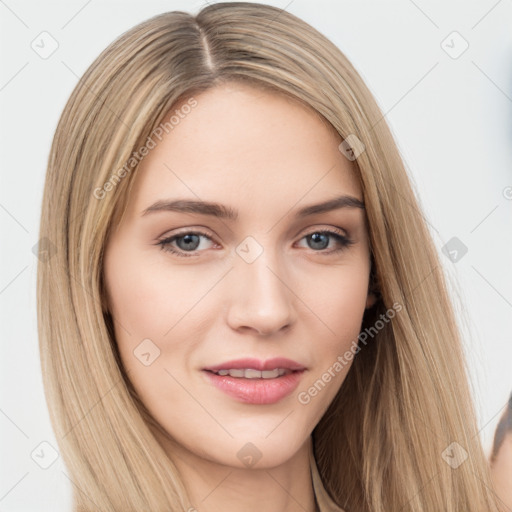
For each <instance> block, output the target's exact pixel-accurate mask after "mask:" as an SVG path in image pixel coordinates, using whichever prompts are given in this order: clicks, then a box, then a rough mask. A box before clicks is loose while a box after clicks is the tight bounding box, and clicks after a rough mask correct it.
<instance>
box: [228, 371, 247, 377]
mask: <svg viewBox="0 0 512 512" xmlns="http://www.w3.org/2000/svg"><path fill="white" fill-rule="evenodd" d="M229 375H231V377H243V376H244V370H229Z"/></svg>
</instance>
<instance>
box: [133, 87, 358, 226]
mask: <svg viewBox="0 0 512 512" xmlns="http://www.w3.org/2000/svg"><path fill="white" fill-rule="evenodd" d="M194 100H195V101H196V102H197V103H196V104H195V106H194V107H193V108H191V109H188V108H187V109H183V110H180V107H179V105H177V106H175V107H173V109H171V111H170V112H169V113H168V114H167V115H166V116H165V117H164V122H165V121H168V120H169V119H170V117H171V116H174V117H173V121H174V122H173V125H172V129H170V130H169V131H168V133H165V132H164V133H163V136H162V140H161V141H158V140H157V141H156V142H157V144H156V146H155V147H154V148H153V149H152V150H151V151H150V152H149V153H148V154H147V155H146V156H145V157H144V159H143V160H142V161H141V163H140V165H139V168H138V169H137V176H136V177H135V183H134V186H133V187H132V191H131V197H130V200H129V205H128V211H129V212H130V213H131V215H136V216H138V215H141V214H142V212H143V210H144V209H145V208H147V207H148V206H149V204H151V203H152V202H154V201H155V200H159V199H167V198H187V199H202V200H211V201H217V202H220V203H225V204H227V205H232V206H233V207H235V208H236V209H237V210H239V211H243V210H244V209H247V210H249V209H250V210H251V211H252V212H254V213H258V212H260V213H261V214H263V213H264V212H268V213H271V212H276V211H277V210H276V207H277V206H279V205H281V206H282V207H291V206H292V205H294V204H297V203H298V202H300V201H301V200H302V198H304V202H305V203H311V202H314V201H315V200H317V199H319V200H325V199H326V198H329V197H332V196H334V195H339V194H341V193H343V194H350V195H353V196H355V197H358V198H360V199H361V200H362V196H361V189H360V185H359V181H358V178H357V175H356V173H355V170H354V167H353V164H352V162H350V161H349V160H348V159H346V158H345V156H344V155H343V154H342V153H341V152H340V151H339V149H338V146H339V144H340V142H341V137H340V136H339V135H338V134H337V133H336V131H335V130H334V128H332V126H331V125H329V124H328V123H327V122H326V121H325V120H323V119H322V118H321V117H320V116H319V115H318V114H317V113H316V112H315V111H313V110H312V109H309V108H306V107H305V106H303V105H301V104H299V103H298V102H296V101H293V100H292V99H290V98H288V97H286V96H284V95H281V94H277V93H273V92H271V91H268V90H264V89H260V88H255V87H253V86H249V85H245V84H238V83H232V82H231V83H227V84H223V85H221V86H217V87H215V88H212V89H209V90H208V91H206V92H203V93H201V94H199V95H197V96H194ZM185 102H186V100H185ZM181 104H184V102H181Z"/></svg>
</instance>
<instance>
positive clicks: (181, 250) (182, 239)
mask: <svg viewBox="0 0 512 512" xmlns="http://www.w3.org/2000/svg"><path fill="white" fill-rule="evenodd" d="M201 237H203V238H207V239H208V240H210V241H211V238H210V237H209V236H208V235H207V234H206V233H203V232H202V231H187V232H184V233H180V234H177V235H173V236H171V237H168V238H165V239H163V240H160V242H158V245H160V248H161V249H162V250H164V251H168V252H171V253H173V254H176V255H177V256H184V257H189V256H192V255H193V252H196V249H197V248H198V247H199V245H200V241H201ZM174 242H176V244H177V245H178V249H176V248H175V247H173V246H172V245H171V244H172V243H174ZM180 246H181V247H180ZM187 252H188V253H191V254H186V253H187Z"/></svg>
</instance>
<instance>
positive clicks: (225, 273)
mask: <svg viewBox="0 0 512 512" xmlns="http://www.w3.org/2000/svg"><path fill="white" fill-rule="evenodd" d="M41 237H46V238H47V239H49V240H50V241H51V242H52V243H53V244H54V245H55V246H56V251H55V254H54V255H53V256H52V257H51V258H50V259H49V260H48V261H47V263H44V264H43V263H40V267H39V270H38V272H39V276H38V307H39V311H38V315H39V326H40V344H41V359H42V367H43V374H44V384H45V389H46V393H47V397H48V404H49V408H50V413H51V417H52V422H53V425H54V428H55V431H56V435H57V438H58V440H59V445H60V448H61V451H62V456H63V458H64V460H65V462H66V465H67V466H68V468H69V472H70V477H71V480H72V481H73V483H74V485H75V494H74V496H75V510H78V511H85V510H96V509H100V510H105V511H107V510H109V511H114V510H115V511H118V510H148V511H149V510H151V511H163V510H179V511H187V510H188V511H192V510H199V511H211V510H220V509H222V510H226V511H229V510H235V509H237V510H240V509H243V510H248V511H250V510H265V511H268V512H273V511H286V512H289V511H295V510H308V511H314V510H320V511H322V512H323V511H327V510H338V511H340V510H345V511H347V512H352V511H375V512H377V511H398V510H401V511H406V510H410V511H434V510H435V511H438V510H444V511H451V512H455V511H460V510H465V511H466V512H472V511H475V512H476V511H483V510H486V511H496V510H498V509H497V505H496V497H495V495H494V493H493V491H492V490H491V489H492V484H491V480H490V475H489V470H488V467H487V465H486V461H485V458H484V455H483V452H482V448H481V445H480V440H479V437H478V435H477V432H478V428H477V425H476V420H475V414H474V411H473V408H472V406H471V396H470V393H469V391H468V385H467V375H466V372H465V368H464V360H463V356H462V350H461V345H460V335H459V333H458V331H457V327H456V322H455V318H454V313H453V310H452V306H451V304H450V302H449V298H448V294H447V290H446V286H445V281H444V277H443V274H442V270H441V266H440V263H439V260H438V256H437V252H436V250H435V247H434V245H433V242H432V240H431V238H430V235H429V232H428V230H427V228H426V226H425V222H424V220H423V218H422V215H421V212H420V209H419V207H418V203H417V201H416V198H415V195H414V193H413V190H412V188H411V185H410V182H409V180H408V177H407V175H406V172H405V169H404V165H403V163H402V161H401V158H400V155H399V153H398V150H397V148H396V145H395V143H394V141H393V138H392V136H391V134H390V131H389V129H388V127H387V125H386V122H385V121H384V119H383V116H382V113H381V112H380V110H379V108H378V106H377V104H376V102H375V101H374V99H373V97H372V95H371V93H370V92H369V90H368V88H367V87H366V86H365V84H364V83H363V81H362V80H361V78H360V76H359V75H358V73H357V72H356V71H355V69H354V67H353V66H352V65H351V64H350V63H349V61H348V60H347V59H346V57H345V56H344V55H343V54H342V53H341V52H340V51H339V49H337V48H336V47H335V46H334V45H333V44H332V43H331V42H330V41H328V40H327V39H326V38H325V37H323V36H322V35H321V34H319V33H318V32H317V31H316V30H314V29H313V28H312V27H311V26H309V25H307V24H306V23H304V22H303V21H301V20H299V19H298V18H296V17H295V16H293V15H291V14H289V13H287V12H284V11H281V10H279V9H276V8H274V7H270V6H266V5H263V4H250V3H244V2H236V3H219V4H215V5H211V6H208V7H206V8H204V9H203V10H202V11H200V12H199V13H198V14H197V15H196V16H191V15H190V14H187V13H183V12H170V13H166V14H163V15H160V16H156V17H155V18H152V19H150V20H148V21H146V22H144V23H142V24H140V25H138V26H136V27H134V28H133V29H131V30H130V31H128V32H127V33H125V34H124V35H122V36H121V37H120V38H119V39H118V40H117V41H115V42H114V43H112V44H111V45H110V46H109V47H108V48H107V49H106V50H105V51H104V52H103V53H102V54H101V55H100V56H99V57H98V59H97V60H96V61H95V62H94V63H93V64H92V66H91V67H90V68H89V70H88V71H87V72H86V73H85V75H84V77H83V78H82V80H81V82H80V83H79V85H78V86H77V88H76V89H75V91H74V92H73V94H72V96H71V98H70V100H69V102H68V104H67V105H66V108H65V110H64V112H63V114H62V117H61V120H60V122H59V125H58V128H57V131H56V134H55V138H54V142H53V145H52V150H51V155H50V159H49V166H48V174H47V181H46V185H45V191H44V201H43V211H42V222H41ZM325 242H327V243H326V244H325ZM447 348H448V349H447Z"/></svg>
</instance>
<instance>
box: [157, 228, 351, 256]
mask: <svg viewBox="0 0 512 512" xmlns="http://www.w3.org/2000/svg"><path fill="white" fill-rule="evenodd" d="M314 234H322V235H330V236H332V237H334V238H335V239H336V240H337V241H338V243H340V244H341V247H340V248H338V249H331V250H330V251H326V250H325V249H321V250H318V251H315V250H313V249H312V250H313V252H317V253H320V254H322V253H323V254H324V255H327V256H328V255H332V254H338V253H340V252H342V251H344V250H345V249H347V248H348V247H349V246H350V245H352V244H354V241H353V240H351V239H350V238H348V237H346V236H345V235H343V234H342V232H341V231H330V230H328V229H319V230H315V231H311V232H310V233H307V234H305V235H304V236H303V237H302V238H306V237H307V236H311V235H314ZM186 235H202V236H204V237H205V238H208V239H209V240H211V237H210V236H209V235H208V234H206V233H204V232H202V231H185V232H183V233H178V234H177V235H173V236H171V237H168V238H164V239H163V240H160V241H159V242H158V244H157V245H159V246H160V249H162V250H163V251H166V252H170V253H173V254H175V255H176V256H179V257H184V258H189V257H194V253H195V252H197V251H191V252H190V253H188V254H187V253H186V252H184V251H181V250H177V249H175V248H173V247H171V245H170V244H171V243H172V242H174V241H175V240H176V239H178V238H182V237H184V236H186ZM302 238H301V240H302ZM212 241H213V240H212ZM199 252H200V251H199Z"/></svg>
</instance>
